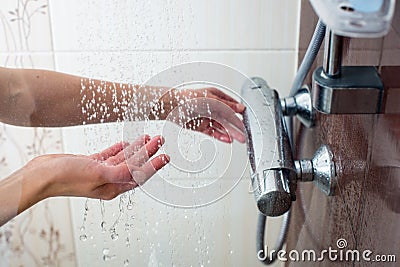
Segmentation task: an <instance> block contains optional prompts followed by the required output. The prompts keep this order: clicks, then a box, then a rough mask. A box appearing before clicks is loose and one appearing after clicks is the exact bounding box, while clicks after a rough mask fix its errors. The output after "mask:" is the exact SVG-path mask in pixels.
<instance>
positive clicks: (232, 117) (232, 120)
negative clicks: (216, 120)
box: [224, 113, 244, 133]
mask: <svg viewBox="0 0 400 267" xmlns="http://www.w3.org/2000/svg"><path fill="white" fill-rule="evenodd" d="M224 119H225V120H227V121H228V122H229V123H231V124H233V125H234V126H235V127H236V128H237V129H238V130H239V131H240V132H242V133H244V124H243V121H242V120H241V119H240V118H239V117H238V116H237V115H236V114H234V113H230V114H226V116H224Z"/></svg>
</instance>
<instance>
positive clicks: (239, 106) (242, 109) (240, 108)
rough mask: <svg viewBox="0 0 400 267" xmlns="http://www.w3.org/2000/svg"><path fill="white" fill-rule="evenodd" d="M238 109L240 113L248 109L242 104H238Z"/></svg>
mask: <svg viewBox="0 0 400 267" xmlns="http://www.w3.org/2000/svg"><path fill="white" fill-rule="evenodd" d="M236 108H237V110H238V112H243V111H244V110H245V109H246V107H245V105H243V104H240V103H238V104H236Z"/></svg>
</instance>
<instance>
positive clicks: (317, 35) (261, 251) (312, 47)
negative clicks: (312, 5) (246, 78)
mask: <svg viewBox="0 0 400 267" xmlns="http://www.w3.org/2000/svg"><path fill="white" fill-rule="evenodd" d="M325 31H326V26H325V24H324V23H323V22H322V21H321V20H318V23H317V25H316V26H315V30H314V34H313V36H312V38H311V41H310V44H309V45H308V48H307V51H306V54H305V55H304V58H303V61H302V62H301V64H300V67H299V69H298V71H297V73H296V76H295V78H294V80H293V84H292V88H291V89H290V96H294V95H295V94H296V93H297V92H298V90H300V88H301V86H302V85H303V82H304V80H305V78H306V76H307V74H308V72H309V71H310V69H311V66H312V64H313V63H314V60H315V58H316V57H317V55H318V52H319V49H320V48H321V45H322V41H323V40H324V37H325ZM288 122H289V125H288V126H289V127H288V131H289V132H288V134H289V138H290V142H291V144H292V145H293V133H292V119H291V118H289V120H288ZM290 214H291V210H289V211H288V212H286V213H285V214H284V215H283V222H282V226H281V230H280V232H279V236H278V239H277V240H276V244H275V247H274V248H273V250H274V253H272V255H265V247H264V240H265V224H266V221H267V217H266V216H265V215H264V214H262V213H260V214H259V215H258V222H257V237H256V242H257V244H256V248H257V256H258V259H259V260H260V261H261V262H262V263H264V264H265V265H269V264H272V263H273V262H274V261H275V260H276V258H277V253H278V251H279V250H281V249H282V247H283V244H284V243H285V241H286V236H287V232H288V229H289V223H290ZM267 254H268V253H267ZM269 256H271V257H269Z"/></svg>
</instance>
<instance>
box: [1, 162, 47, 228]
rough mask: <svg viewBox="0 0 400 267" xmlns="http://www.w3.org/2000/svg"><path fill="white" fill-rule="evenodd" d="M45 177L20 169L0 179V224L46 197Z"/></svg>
mask: <svg viewBox="0 0 400 267" xmlns="http://www.w3.org/2000/svg"><path fill="white" fill-rule="evenodd" d="M42 175H43V174H42ZM47 178H48V177H45V176H41V175H38V173H35V172H34V171H27V170H26V169H21V170H18V171H17V172H15V173H13V174H11V175H10V176H9V177H7V178H6V179H4V180H2V181H0V203H1V204H0V205H1V208H0V226H2V225H3V224H5V223H6V222H8V221H9V220H11V219H12V218H14V217H15V216H17V215H18V214H20V213H21V212H23V211H24V210H26V209H28V208H29V207H31V206H33V205H34V204H36V203H38V202H39V201H41V200H43V199H44V198H46V196H45V195H44V192H45V187H46V186H47Z"/></svg>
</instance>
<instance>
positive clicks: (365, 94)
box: [312, 66, 383, 114]
mask: <svg viewBox="0 0 400 267" xmlns="http://www.w3.org/2000/svg"><path fill="white" fill-rule="evenodd" d="M312 94H313V105H314V107H315V109H317V110H318V111H320V112H322V113H327V114H374V113H380V112H381V106H382V98H383V83H382V81H381V78H380V76H379V74H378V72H377V70H376V68H375V67H372V66H345V67H341V75H340V77H329V76H328V75H326V73H325V71H324V70H323V68H322V67H320V68H318V69H316V70H315V71H314V74H313V90H312Z"/></svg>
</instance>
